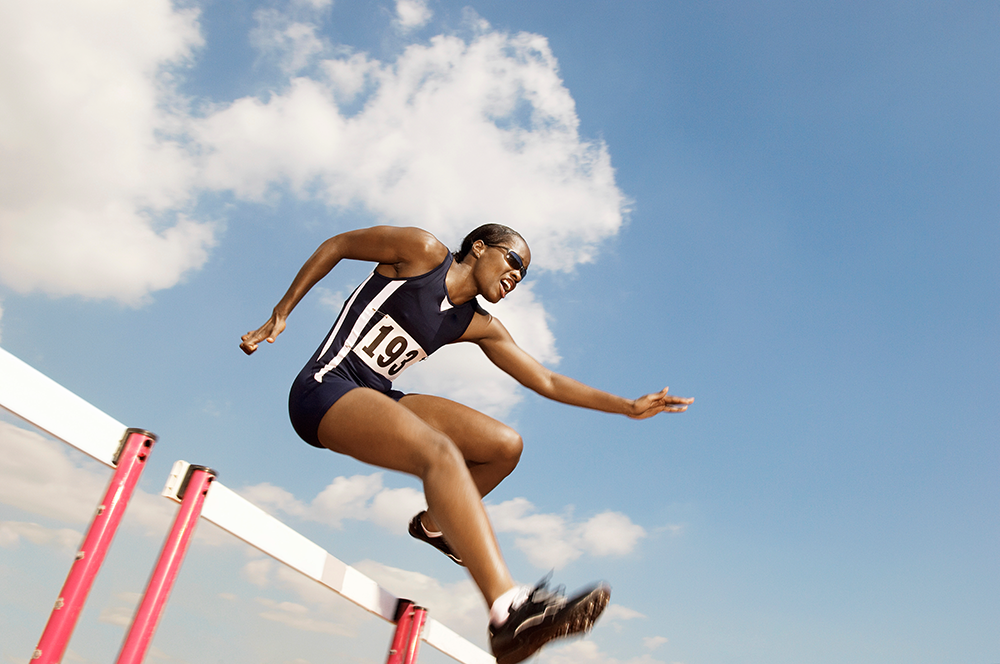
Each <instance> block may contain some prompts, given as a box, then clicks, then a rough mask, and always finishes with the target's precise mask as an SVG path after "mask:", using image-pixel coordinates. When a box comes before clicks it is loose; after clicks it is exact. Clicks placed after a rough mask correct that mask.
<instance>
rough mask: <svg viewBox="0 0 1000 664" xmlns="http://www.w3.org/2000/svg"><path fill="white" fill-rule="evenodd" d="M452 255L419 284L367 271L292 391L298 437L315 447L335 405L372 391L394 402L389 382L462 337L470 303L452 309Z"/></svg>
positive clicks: (472, 302) (290, 401) (416, 279)
mask: <svg viewBox="0 0 1000 664" xmlns="http://www.w3.org/2000/svg"><path fill="white" fill-rule="evenodd" d="M453 260H454V258H453V257H452V255H451V254H448V256H447V257H446V258H445V259H444V261H443V262H442V263H441V264H440V265H438V266H437V267H436V268H434V269H433V270H431V271H430V272H427V273H426V274H422V275H420V276H417V277H408V278H400V279H393V278H390V277H384V276H382V275H381V274H379V273H378V272H376V271H373V272H372V273H371V275H369V276H368V278H367V279H365V280H364V282H362V284H361V285H360V286H358V287H357V289H355V291H354V293H352V294H351V297H350V298H349V299H348V300H347V302H345V303H344V307H343V309H341V311H340V316H338V317H337V322H336V323H334V325H333V328H332V329H331V330H330V333H329V334H328V335H327V337H326V340H325V341H324V342H323V344H322V345H321V346H320V347H319V348H318V349H317V350H316V352H315V353H314V354H313V356H312V358H311V359H310V360H309V362H308V363H306V365H305V367H303V368H302V371H300V372H299V375H298V376H297V377H296V379H295V382H294V383H293V384H292V389H291V392H290V394H289V395H288V412H289V415H290V416H291V420H292V426H293V427H294V428H295V432H296V433H298V434H299V436H300V437H301V438H302V439H303V440H304V441H306V442H307V443H309V444H310V445H313V446H315V447H323V445H322V444H321V443H320V442H319V439H318V437H317V430H318V429H319V423H320V421H321V420H322V419H323V416H324V415H326V411H327V410H329V409H330V406H332V405H333V404H334V403H336V401H337V399H339V398H340V397H342V396H343V395H345V394H347V393H348V392H349V391H351V390H352V389H354V388H357V387H370V388H372V389H375V390H378V391H379V392H382V393H384V394H387V395H389V396H390V397H392V398H394V399H396V400H397V401H398V400H399V399H400V398H402V397H403V396H404V395H403V393H402V392H400V391H398V390H394V389H392V381H393V380H394V379H395V378H396V377H397V376H399V375H400V374H401V373H402V372H403V371H404V370H406V369H407V368H409V367H411V366H413V365H414V364H416V363H417V362H419V361H421V360H423V359H424V358H426V357H427V356H428V355H430V354H431V353H433V352H434V351H436V350H437V349H438V348H440V347H441V346H443V345H445V344H447V343H451V342H452V341H455V340H456V339H458V338H459V337H461V336H462V335H463V334H464V333H465V330H466V329H467V328H468V327H469V323H471V322H472V317H473V316H474V315H475V313H476V312H477V311H482V309H481V308H480V306H479V303H478V302H477V301H476V299H475V298H473V299H472V300H470V301H469V302H466V303H464V304H460V305H455V304H453V303H452V302H451V300H450V299H449V298H448V291H447V289H446V288H445V276H446V275H447V274H448V268H449V267H450V266H451V263H452V261H453Z"/></svg>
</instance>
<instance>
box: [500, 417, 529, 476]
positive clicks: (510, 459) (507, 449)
mask: <svg viewBox="0 0 1000 664" xmlns="http://www.w3.org/2000/svg"><path fill="white" fill-rule="evenodd" d="M495 449H496V451H497V455H496V457H497V458H496V461H498V462H500V463H501V464H503V465H505V466H508V467H510V469H511V470H513V469H514V468H515V467H516V466H517V463H518V461H520V460H521V452H522V451H524V440H522V438H521V434H519V433H518V432H516V431H514V430H513V429H511V428H510V427H504V428H503V429H502V431H501V432H500V436H499V437H498V440H497V445H496V448H495Z"/></svg>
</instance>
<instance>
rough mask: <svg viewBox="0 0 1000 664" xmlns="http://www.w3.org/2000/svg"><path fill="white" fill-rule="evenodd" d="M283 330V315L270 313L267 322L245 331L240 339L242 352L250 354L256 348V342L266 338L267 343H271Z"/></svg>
mask: <svg viewBox="0 0 1000 664" xmlns="http://www.w3.org/2000/svg"><path fill="white" fill-rule="evenodd" d="M284 330H285V316H280V315H278V314H277V313H272V314H271V317H270V318H268V319H267V322H266V323H264V324H263V325H261V326H260V327H258V328H257V329H256V330H253V331H252V332H247V333H246V334H244V335H243V336H242V337H240V339H241V340H242V341H241V342H240V348H241V349H242V350H243V352H244V353H246V354H247V355H250V354H251V353H253V352H254V351H255V350H257V344H259V343H260V342H261V341H264V340H265V339H266V340H267V343H269V344H273V343H274V340H275V339H276V338H277V337H278V335H279V334H281V333H282V332H283V331H284Z"/></svg>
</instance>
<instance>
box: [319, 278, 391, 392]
mask: <svg viewBox="0 0 1000 664" xmlns="http://www.w3.org/2000/svg"><path fill="white" fill-rule="evenodd" d="M373 276H375V273H374V272H372V273H371V274H370V275H368V278H367V279H365V280H364V281H363V282H362V283H361V285H360V286H358V288H357V290H355V291H354V293H353V294H352V295H351V299H349V300H348V301H347V304H346V305H344V312H343V314H342V315H341V317H340V318H339V319H338V320H337V323H336V324H335V325H334V326H333V331H332V332H330V336H329V338H327V340H326V343H325V344H323V351H322V352H321V353H320V354H319V357H323V356H324V355H326V352H327V351H328V350H330V345H331V344H333V340H334V338H335V337H336V336H337V334H338V333H339V332H340V326H341V325H342V324H343V322H344V320H345V319H346V318H347V315H348V313H349V312H350V310H351V306H352V305H353V304H354V300H355V299H357V297H358V293H360V292H361V291H362V290H364V287H365V286H366V285H367V284H368V282H369V281H370V280H371V278H372V277H373ZM406 282H407V279H394V280H393V281H390V282H389V283H387V284H386V285H385V287H384V288H382V290H381V291H379V292H378V294H376V295H375V297H373V298H372V299H371V302H369V303H368V306H366V307H365V310H364V311H362V312H361V315H360V316H358V320H357V321H355V323H354V327H352V328H351V332H350V334H348V335H347V340H346V341H344V345H343V346H342V347H341V348H340V352H339V353H337V355H336V356H335V357H334V358H333V359H332V360H330V361H329V362H327V363H326V365H325V366H324V367H323V368H322V369H320V370H319V371H317V372H316V373H315V374H313V378H315V379H316V382H317V383H322V382H323V376H325V375H326V374H327V373H329V372H330V371H333V370H334V369H336V368H337V366H339V365H340V363H341V362H342V361H343V360H344V358H345V357H347V354H348V353H350V352H351V349H352V348H354V344H356V343H358V337H360V336H361V331H362V330H364V329H365V326H366V325H368V321H370V320H371V319H372V316H374V315H375V314H376V313H377V312H378V308H379V307H381V306H382V303H383V302H385V301H386V300H388V299H389V297H390V296H391V295H392V294H393V293H395V292H396V289H397V288H399V287H400V286H402V285H403V284H405V283H406Z"/></svg>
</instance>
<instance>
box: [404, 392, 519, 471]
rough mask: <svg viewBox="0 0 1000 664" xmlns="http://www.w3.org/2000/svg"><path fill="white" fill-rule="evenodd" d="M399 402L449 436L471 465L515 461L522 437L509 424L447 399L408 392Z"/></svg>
mask: <svg viewBox="0 0 1000 664" xmlns="http://www.w3.org/2000/svg"><path fill="white" fill-rule="evenodd" d="M399 403H400V404H401V405H403V406H405V407H406V408H407V409H409V410H410V411H412V412H413V413H414V414H415V415H416V416H417V417H419V418H420V419H421V420H423V421H424V422H426V423H427V424H428V425H430V426H431V427H433V428H435V429H437V430H438V431H440V432H442V433H443V434H445V435H446V436H448V438H450V439H451V440H452V441H453V442H454V443H455V445H457V446H458V449H459V450H461V452H462V455H463V456H464V457H465V459H466V461H468V462H469V463H470V464H480V463H492V462H495V461H499V460H504V461H509V462H513V463H514V464H516V463H517V460H518V459H519V458H520V456H521V448H522V443H521V436H520V435H519V434H518V433H517V432H516V431H514V430H513V429H511V428H510V427H509V426H507V425H506V424H504V423H503V422H500V421H498V420H495V419H493V418H492V417H490V416H489V415H484V414H483V413H480V412H479V411H478V410H474V409H472V408H469V407H468V406H464V405H462V404H460V403H457V402H455V401H451V400H450V399H445V398H442V397H435V396H430V395H426V394H407V395H406V396H405V397H403V398H402V399H400V401H399Z"/></svg>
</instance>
